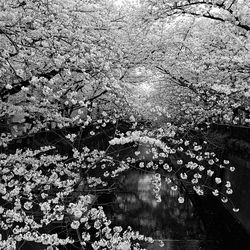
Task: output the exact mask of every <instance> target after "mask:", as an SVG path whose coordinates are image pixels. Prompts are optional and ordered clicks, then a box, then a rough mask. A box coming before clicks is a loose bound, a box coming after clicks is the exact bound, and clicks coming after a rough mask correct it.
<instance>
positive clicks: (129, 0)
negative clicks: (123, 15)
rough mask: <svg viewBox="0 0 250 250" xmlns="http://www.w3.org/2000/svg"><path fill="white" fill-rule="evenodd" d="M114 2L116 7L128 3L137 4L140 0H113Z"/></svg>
mask: <svg viewBox="0 0 250 250" xmlns="http://www.w3.org/2000/svg"><path fill="white" fill-rule="evenodd" d="M114 4H115V5H116V6H118V7H122V6H126V5H127V4H129V5H139V4H140V0H115V1H114Z"/></svg>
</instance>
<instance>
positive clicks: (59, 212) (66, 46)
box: [0, 0, 249, 250]
mask: <svg viewBox="0 0 250 250" xmlns="http://www.w3.org/2000/svg"><path fill="white" fill-rule="evenodd" d="M155 3H156V2H154V1H150V2H145V3H142V4H141V5H138V6H137V7H136V8H133V7H131V6H130V7H129V6H127V8H125V9H124V10H123V9H120V10H119V9H117V7H116V5H115V4H113V3H112V1H103V2H102V3H100V1H87V0H85V1H77V0H74V1H67V0H63V1H59V0H49V1H47V0H46V1H45V0H42V1H34V0H11V1H3V0H2V1H1V0H0V5H1V12H0V13H1V17H0V37H1V45H0V53H1V59H0V63H1V68H0V75H1V79H0V97H1V100H0V107H1V108H0V120H1V131H0V132H1V137H0V147H1V154H0V176H1V182H0V193H1V196H0V218H1V220H0V226H1V230H0V233H1V234H0V249H16V248H17V249H18V248H21V246H22V245H23V244H24V243H25V242H26V241H28V242H29V241H30V242H35V243H37V244H42V245H46V246H48V248H47V249H52V247H60V246H67V247H68V246H69V245H74V246H76V247H78V248H79V249H85V247H92V248H93V249H102V248H105V247H106V248H107V249H114V250H115V249H116V250H118V249H131V248H133V249H141V246H140V244H139V243H140V242H142V241H146V242H152V241H153V239H151V238H150V237H145V236H142V235H140V234H139V233H138V232H135V231H133V230H132V229H131V228H130V227H128V228H127V229H123V228H121V227H120V226H113V225H112V224H111V221H110V220H109V218H107V216H106V215H105V212H104V210H103V208H102V207H100V206H98V196H99V193H100V192H105V191H111V190H113V189H116V188H117V185H116V184H117V179H118V178H119V176H120V174H121V173H123V174H126V173H127V171H129V169H131V168H132V169H136V170H138V169H140V170H144V171H150V172H152V173H153V175H152V176H153V178H152V185H153V189H152V192H153V194H154V196H155V198H156V201H157V202H161V185H162V181H165V182H166V183H167V185H169V186H170V188H171V189H172V190H174V191H176V190H177V189H192V190H193V191H194V192H195V193H197V194H198V195H204V194H206V193H212V194H213V195H215V196H219V198H220V199H221V200H222V202H227V201H229V202H230V203H231V205H232V207H233V210H234V211H235V212H236V211H238V209H237V208H235V207H234V204H233V201H231V200H230V199H229V198H228V196H230V194H232V192H233V189H232V187H231V183H230V180H228V179H225V178H223V174H224V171H232V172H233V171H234V170H235V168H234V167H233V166H231V165H230V163H229V162H228V161H227V160H223V159H220V157H219V156H217V155H216V153H215V152H213V148H212V147H211V146H210V145H209V142H207V141H206V140H205V139H204V136H203V134H202V132H200V131H202V130H200V129H199V126H201V125H202V123H204V122H209V119H207V118H208V116H209V118H210V117H212V118H213V115H214V114H215V113H216V112H217V113H218V114H221V115H223V116H224V115H228V116H230V112H231V111H232V108H236V107H239V106H242V105H243V106H244V108H245V109H246V110H247V109H248V106H247V100H248V98H249V96H248V95H249V89H248V88H249V86H248V85H247V83H248V82H247V81H248V78H246V77H248V74H247V72H246V70H247V69H248V65H247V60H248V58H247V55H246V53H245V52H246V50H245V49H247V46H248V44H247V41H248V40H247V39H248V38H244V39H246V40H244V39H243V38H242V40H244V42H243V43H244V46H243V47H242V44H241V43H240V44H238V43H237V45H238V46H237V47H236V48H235V44H236V42H237V41H236V40H237V39H238V38H239V37H238V34H235V36H236V38H237V39H236V38H235V36H234V37H233V38H232V37H228V36H227V34H226V33H223V34H222V35H221V36H220V37H219V38H218V34H220V32H221V30H222V29H223V26H222V25H221V24H217V23H216V24H215V23H214V21H211V22H210V21H209V22H205V20H204V19H203V18H200V19H199V20H197V21H196V24H195V25H194V26H192V27H193V28H192V31H190V28H189V25H188V27H187V24H185V25H180V22H182V21H183V19H181V18H179V19H178V17H176V18H173V20H174V21H173V20H172V19H170V21H171V22H172V21H173V23H172V26H171V25H170V24H169V23H165V22H160V21H159V22H158V20H160V19H162V18H163V16H162V15H163V14H164V13H162V12H161V10H162V7H164V6H165V5H164V4H165V1H162V3H161V4H163V5H157V6H155ZM159 3H160V2H157V4H159ZM182 4H183V3H182ZM208 5H209V4H208ZM171 6H172V7H171V8H172V10H173V13H172V12H171V13H172V14H171V15H169V14H167V16H171V17H174V16H175V15H177V16H179V17H180V15H181V13H183V12H180V11H179V10H180V7H178V6H179V5H178V3H177V5H176V4H174V5H171ZM149 10H152V11H153V12H149ZM167 10H168V9H167ZM185 10H186V8H185ZM188 11H189V8H188ZM189 14H190V13H189ZM204 15H205V14H204ZM145 18H146V19H145ZM147 18H148V19H147ZM164 18H165V17H164ZM187 20H188V22H187V23H188V24H190V19H187ZM192 20H193V19H192ZM170 21H168V22H170ZM192 22H193V21H192ZM203 25H207V30H210V32H207V33H206V32H204V31H203V30H202V27H203ZM240 25H242V23H241V22H240V23H239V24H238V25H236V26H240ZM166 26H168V29H167V30H166V31H164V29H165V27H166ZM178 26H180V31H181V32H180V33H176V32H174V29H175V28H176V27H178ZM215 27H216V28H215ZM211 28H215V29H213V31H211V30H212V29H211ZM234 28H235V27H233V29H234ZM237 28H238V27H237ZM183 31H185V32H188V33H189V36H190V39H189V38H188V36H187V35H186V36H185V38H184V39H183V34H182V32H183ZM235 32H236V31H235ZM191 34H192V35H191ZM198 35H199V39H195V37H196V36H198ZM173 38H174V40H173ZM223 41H224V44H222V43H223ZM204 44H208V46H207V47H205V48H204ZM213 46H215V49H214V50H212V49H211V47H213ZM218 46H225V50H224V51H223V52H221V51H220V47H218ZM189 50H190V51H192V53H190V54H188V53H187V51H189ZM208 53H213V56H212V58H209V57H208ZM223 53H224V54H225V55H227V57H225V58H224V60H223V61H221V59H220V58H221V57H222V54H223ZM232 58H233V59H232ZM236 59H237V60H236ZM206 64H207V65H206ZM229 64H230V65H231V64H232V65H231V68H228V70H226V69H227V66H228V65H229ZM233 69H236V70H233ZM140 70H141V72H143V73H140V72H139V73H138V71H140ZM228 74H229V75H228ZM225 76H227V78H226V79H231V78H232V79H235V80H234V81H231V80H229V81H227V80H225V79H224V78H225ZM197 77H198V78H197ZM223 79H224V80H223ZM150 80H153V84H152V83H151V85H148V81H150ZM244 81H245V82H246V84H245V83H244ZM139 83H140V84H141V85H140V86H139V87H138V85H139ZM143 84H144V85H143ZM234 88H235V89H236V90H235V91H234V90H233V89H234ZM142 89H144V90H148V93H147V94H146V95H144V94H143V93H142V91H141V90H142ZM159 89H160V90H159ZM162 89H163V90H164V92H163V91H162ZM187 89H188V90H187ZM246 89H247V90H246ZM151 90H153V92H151ZM228 91H229V93H228ZM166 92H167V93H168V94H166V96H161V95H162V94H164V95H165V93H166ZM139 94H141V97H140V98H139ZM190 97H191V98H190ZM221 97H223V99H222V100H220V98H221ZM159 99H160V100H159ZM144 102H147V105H146V104H145V105H144ZM142 103H143V106H142ZM245 104H246V105H245ZM138 106H140V108H138ZM164 106H166V107H165V108H164ZM152 107H153V109H152ZM217 113H216V114H217ZM183 114H185V115H184V116H185V117H184V118H183V117H181V115H183ZM142 118H144V119H146V121H145V120H144V121H143V120H142ZM152 118H153V119H152ZM125 121H126V122H125ZM245 122H246V121H245ZM246 123H247V122H246ZM163 124H164V126H163ZM190 131H191V132H192V133H193V134H190V133H189V132H190ZM19 145H20V146H19ZM179 194H180V196H179V197H177V199H178V201H179V203H183V202H185V199H184V197H183V196H182V195H181V192H180V193H179ZM58 227H59V229H60V230H59V233H58V230H57V228H58Z"/></svg>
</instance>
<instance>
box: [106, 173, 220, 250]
mask: <svg viewBox="0 0 250 250" xmlns="http://www.w3.org/2000/svg"><path fill="white" fill-rule="evenodd" d="M152 176H153V174H151V173H138V172H131V173H130V174H128V175H126V176H124V177H123V179H122V180H121V183H122V188H121V191H120V192H119V193H116V194H115V202H114V206H113V209H112V210H113V211H112V214H110V216H111V217H112V219H113V220H114V224H119V225H122V226H124V227H127V226H128V225H130V226H132V227H133V229H135V230H139V231H140V233H142V234H144V235H146V236H151V237H153V238H154V239H163V240H164V242H165V246H164V247H163V248H160V247H159V249H162V250H166V249H179V250H184V249H185V250H187V249H191V250H192V249H195V250H196V249H216V248H202V247H201V242H202V241H204V240H205V238H206V235H205V230H204V226H203V224H202V222H201V220H200V219H199V218H198V217H197V215H196V214H195V211H194V207H193V205H192V203H191V201H190V200H188V199H186V200H185V202H184V203H183V204H180V203H179V202H178V196H179V195H180V194H179V191H178V190H172V189H171V186H170V184H167V183H166V182H163V183H162V186H161V197H162V202H157V201H156V199H155V197H154V194H153V193H152V183H151V180H152ZM157 245H158V244H154V246H148V249H158V246H157ZM152 247H153V248H152Z"/></svg>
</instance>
